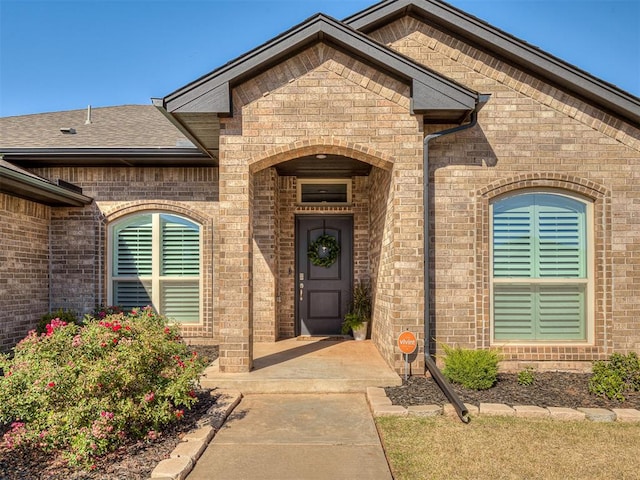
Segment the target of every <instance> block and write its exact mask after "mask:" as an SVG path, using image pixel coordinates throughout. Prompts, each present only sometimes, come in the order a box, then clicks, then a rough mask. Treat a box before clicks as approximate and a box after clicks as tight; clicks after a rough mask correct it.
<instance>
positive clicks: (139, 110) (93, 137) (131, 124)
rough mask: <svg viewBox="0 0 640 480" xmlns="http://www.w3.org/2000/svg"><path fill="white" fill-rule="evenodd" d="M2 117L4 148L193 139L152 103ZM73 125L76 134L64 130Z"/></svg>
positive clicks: (0, 143) (168, 143) (179, 143)
mask: <svg viewBox="0 0 640 480" xmlns="http://www.w3.org/2000/svg"><path fill="white" fill-rule="evenodd" d="M86 120H87V110H69V111H65V112H52V113H39V114H35V115H22V116H16V117H3V118H0V149H1V148H172V147H174V148H175V147H182V148H184V147H190V146H192V144H191V142H189V140H187V138H186V137H185V136H184V135H183V134H182V133H181V132H180V131H179V130H178V129H177V128H176V127H174V126H173V125H172V124H171V122H169V121H168V120H167V119H166V118H165V117H164V115H162V113H160V112H159V111H158V109H157V108H156V107H154V106H153V105H123V106H117V107H101V108H92V109H91V123H89V124H85V122H86ZM61 128H72V129H74V130H75V132H76V133H62V132H61V131H60V129H61Z"/></svg>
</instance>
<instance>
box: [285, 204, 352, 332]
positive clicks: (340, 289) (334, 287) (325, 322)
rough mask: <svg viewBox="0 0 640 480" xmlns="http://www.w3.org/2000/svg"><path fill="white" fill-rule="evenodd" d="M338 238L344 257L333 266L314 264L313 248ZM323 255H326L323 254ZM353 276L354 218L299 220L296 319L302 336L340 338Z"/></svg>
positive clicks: (311, 218)
mask: <svg viewBox="0 0 640 480" xmlns="http://www.w3.org/2000/svg"><path fill="white" fill-rule="evenodd" d="M322 235H329V236H332V237H334V238H335V239H336V241H337V244H338V245H339V246H340V254H339V255H338V256H337V258H336V260H335V262H334V263H333V264H332V265H330V266H317V265H314V264H313V262H312V261H311V259H310V258H309V255H308V250H309V245H311V244H312V243H313V242H315V241H316V240H317V239H318V237H320V236H322ZM321 255H322V252H321ZM352 277H353V217H350V216H323V217H321V216H306V215H305V216H303V215H301V216H298V217H296V304H297V306H296V316H297V319H298V322H297V328H298V333H299V334H301V335H336V334H339V333H340V327H341V324H342V320H343V318H344V315H345V313H347V308H348V306H349V292H350V291H351V287H352Z"/></svg>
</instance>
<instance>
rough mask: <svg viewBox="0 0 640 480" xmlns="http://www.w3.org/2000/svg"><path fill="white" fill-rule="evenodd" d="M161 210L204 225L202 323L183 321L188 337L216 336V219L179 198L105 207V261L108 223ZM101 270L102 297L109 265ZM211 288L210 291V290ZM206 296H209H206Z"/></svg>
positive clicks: (104, 292)
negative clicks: (178, 199) (214, 319)
mask: <svg viewBox="0 0 640 480" xmlns="http://www.w3.org/2000/svg"><path fill="white" fill-rule="evenodd" d="M151 212H161V213H168V214H173V215H179V216H182V217H185V218H187V219H189V220H192V221H194V222H196V223H198V224H199V225H200V229H201V242H202V245H201V252H202V254H201V255H202V258H201V265H202V271H201V274H200V275H201V285H202V293H201V294H202V295H204V302H203V305H202V312H201V314H200V316H201V323H200V324H197V325H196V324H185V325H181V326H180V328H181V332H182V336H183V337H186V338H214V337H215V336H216V326H215V325H214V323H213V318H214V309H215V304H216V294H217V293H216V292H217V288H216V285H215V280H216V278H215V271H214V270H215V263H216V255H217V254H216V252H214V245H215V244H218V243H219V242H218V239H217V238H216V235H217V229H216V228H215V224H214V219H213V218H211V217H210V216H208V215H206V214H204V213H203V212H201V211H199V210H197V209H195V208H194V207H193V206H192V205H190V204H189V202H176V201H154V202H149V201H132V202H126V203H122V204H119V205H116V206H115V207H113V208H111V209H106V210H104V211H103V212H102V235H101V238H102V249H103V251H104V252H103V253H104V254H103V256H102V259H103V261H104V262H106V261H107V258H109V255H107V251H106V249H107V248H109V242H108V231H109V228H108V227H109V226H110V225H111V224H113V223H114V222H117V221H119V220H121V219H123V218H124V217H126V216H129V215H133V214H140V213H151ZM102 271H103V272H104V273H103V275H104V281H103V282H102V283H103V292H102V295H103V298H105V299H106V298H107V282H108V281H109V278H108V276H107V275H108V273H107V272H108V271H109V269H108V268H107V265H106V263H105V265H103V269H102ZM207 292H209V293H207ZM207 296H209V297H210V298H209V299H207Z"/></svg>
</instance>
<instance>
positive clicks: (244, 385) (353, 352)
mask: <svg viewBox="0 0 640 480" xmlns="http://www.w3.org/2000/svg"><path fill="white" fill-rule="evenodd" d="M253 366H254V368H253V370H252V371H251V372H244V373H221V372H220V371H219V368H218V364H217V362H214V363H213V364H212V365H210V366H209V367H208V368H207V369H206V370H205V373H204V375H203V376H202V378H201V381H200V383H201V384H202V386H203V387H205V388H224V389H235V390H239V391H240V392H242V393H314V392H318V393H351V392H365V391H366V388H367V387H387V386H396V385H402V379H401V378H400V377H399V376H398V374H397V373H395V372H394V371H393V370H392V369H391V367H389V366H388V365H387V364H386V363H385V361H384V360H383V359H382V357H381V356H380V354H379V353H378V350H377V349H376V347H375V345H374V344H373V343H372V342H371V341H369V340H365V341H361V342H356V341H353V340H345V341H339V340H333V339H330V340H326V339H323V338H319V339H317V340H316V339H308V338H300V339H297V338H293V339H287V340H281V341H278V342H273V343H256V344H255V345H254V360H253Z"/></svg>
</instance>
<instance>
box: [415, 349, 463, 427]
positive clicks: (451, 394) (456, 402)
mask: <svg viewBox="0 0 640 480" xmlns="http://www.w3.org/2000/svg"><path fill="white" fill-rule="evenodd" d="M424 364H425V366H426V367H427V370H429V373H431V376H432V377H433V379H434V380H435V382H436V384H437V385H438V387H440V390H442V393H444V396H445V397H447V400H449V403H451V405H453V408H455V410H456V413H457V414H458V417H460V420H462V421H463V422H464V423H469V410H468V409H467V407H466V406H465V404H464V403H462V400H460V398H459V397H458V395H457V394H456V392H455V391H454V390H453V388H451V385H450V384H449V382H447V379H446V378H444V375H443V374H442V372H441V371H440V369H439V368H438V366H437V365H436V362H434V361H433V358H431V356H430V355H425V356H424Z"/></svg>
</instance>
